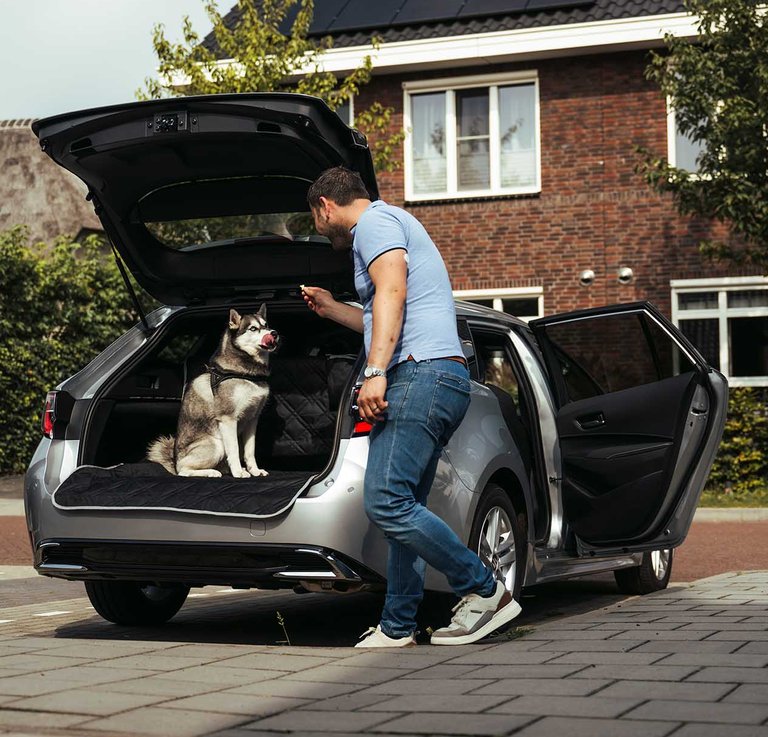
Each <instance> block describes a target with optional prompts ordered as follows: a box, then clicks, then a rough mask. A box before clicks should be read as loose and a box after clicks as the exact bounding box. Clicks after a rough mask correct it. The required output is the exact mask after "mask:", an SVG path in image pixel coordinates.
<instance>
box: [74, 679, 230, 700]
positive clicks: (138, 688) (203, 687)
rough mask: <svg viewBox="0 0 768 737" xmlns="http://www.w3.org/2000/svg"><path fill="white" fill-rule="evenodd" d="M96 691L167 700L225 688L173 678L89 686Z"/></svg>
mask: <svg viewBox="0 0 768 737" xmlns="http://www.w3.org/2000/svg"><path fill="white" fill-rule="evenodd" d="M88 688H89V689H92V690H94V691H115V690H119V691H120V692H121V693H135V694H148V695H150V696H151V695H152V694H157V695H158V696H166V697H167V698H173V697H184V696H196V695H197V694H200V693H210V692H211V691H219V690H221V689H222V688H224V686H222V685H221V684H219V683H196V682H194V681H175V680H173V678H172V677H168V678H162V677H160V676H152V677H151V678H139V679H136V680H131V681H118V682H117V683H101V684H95V685H92V686H88Z"/></svg>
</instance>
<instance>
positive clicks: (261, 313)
mask: <svg viewBox="0 0 768 737" xmlns="http://www.w3.org/2000/svg"><path fill="white" fill-rule="evenodd" d="M256 314H257V315H258V316H259V317H260V318H261V319H262V320H266V319H267V303H266V302H262V303H261V307H259V311H258V312H257V313H256Z"/></svg>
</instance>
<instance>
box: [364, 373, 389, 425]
mask: <svg viewBox="0 0 768 737" xmlns="http://www.w3.org/2000/svg"><path fill="white" fill-rule="evenodd" d="M386 393H387V377H386V376H374V377H372V378H370V379H366V380H365V381H364V382H363V385H362V386H361V387H360V393H359V394H358V395H357V408H358V412H359V413H360V417H361V418H362V419H364V420H365V421H366V422H370V423H371V424H373V423H374V422H378V421H379V420H381V419H382V415H383V413H384V411H385V410H386V409H387V406H388V404H389V403H388V402H387V401H386V400H385V399H384V395H385V394H386Z"/></svg>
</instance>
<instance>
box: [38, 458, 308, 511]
mask: <svg viewBox="0 0 768 737" xmlns="http://www.w3.org/2000/svg"><path fill="white" fill-rule="evenodd" d="M314 475H315V474H313V473H312V472H310V471H270V474H269V476H261V477H258V478H257V477H253V478H250V479H234V478H232V477H231V476H223V477H221V478H188V477H185V476H176V475H174V474H172V473H169V472H168V471H166V470H165V469H164V468H163V467H162V466H161V465H159V464H157V463H149V462H147V463H125V464H120V465H118V466H112V467H110V468H101V467H99V466H80V467H79V468H77V469H75V471H74V472H73V473H72V475H71V476H69V477H68V478H66V479H65V480H64V481H62V482H61V484H59V486H58V488H57V489H56V491H54V493H53V496H52V500H53V505H54V506H55V507H56V508H58V509H63V510H66V511H74V510H84V509H87V510H98V511H114V512H120V511H126V510H142V511H144V510H158V511H171V512H188V513H190V514H213V515H223V516H228V517H254V518H264V517H276V516H277V515H279V514H283V513H284V512H287V511H288V510H289V509H290V508H291V507H292V506H293V503H294V501H295V500H296V498H297V497H298V496H299V495H300V494H301V493H302V491H304V489H305V487H306V486H308V482H309V480H310V479H311V478H313V476H314Z"/></svg>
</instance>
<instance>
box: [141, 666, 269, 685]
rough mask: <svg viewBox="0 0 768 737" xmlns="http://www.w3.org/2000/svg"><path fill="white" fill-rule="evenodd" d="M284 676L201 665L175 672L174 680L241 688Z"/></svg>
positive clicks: (267, 671) (252, 670) (254, 670)
mask: <svg viewBox="0 0 768 737" xmlns="http://www.w3.org/2000/svg"><path fill="white" fill-rule="evenodd" d="M153 675H154V674H153ZM279 675H283V673H282V672H281V671H274V670H257V669H256V668H227V667H226V666H224V665H219V664H216V665H199V666H194V667H192V668H182V669H180V670H175V671H173V678H174V679H178V680H179V681H193V682H196V683H217V684H219V685H220V686H239V685H241V684H243V683H253V682H254V681H266V680H268V679H271V678H277V677H278V676H279Z"/></svg>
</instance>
